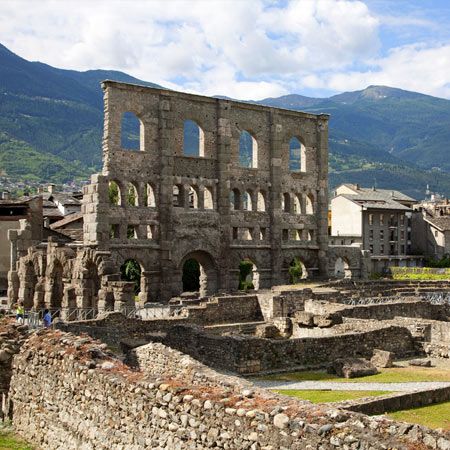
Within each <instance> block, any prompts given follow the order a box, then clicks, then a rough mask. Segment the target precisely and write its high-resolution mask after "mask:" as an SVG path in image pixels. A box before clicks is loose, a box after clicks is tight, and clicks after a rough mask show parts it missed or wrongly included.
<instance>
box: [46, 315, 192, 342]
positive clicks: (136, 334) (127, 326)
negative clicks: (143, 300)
mask: <svg viewBox="0 0 450 450" xmlns="http://www.w3.org/2000/svg"><path fill="white" fill-rule="evenodd" d="M184 323H188V320H187V319H186V318H183V317H181V318H177V317H174V318H170V319H156V320H141V319H134V318H127V317H125V316H124V315H123V314H121V313H119V312H112V313H105V314H104V315H102V316H101V317H99V318H98V319H92V320H82V321H79V322H57V323H55V325H54V326H55V328H56V329H59V330H61V331H66V332H71V333H74V334H78V335H79V334H82V333H86V334H88V335H89V336H91V337H92V338H94V339H100V340H101V341H103V342H105V343H106V344H108V345H110V346H111V347H113V348H116V347H118V346H119V344H120V342H121V341H124V340H126V341H133V340H135V341H146V342H149V341H152V340H155V339H156V337H157V336H158V335H160V336H163V335H165V333H166V332H167V330H169V329H170V328H171V327H172V326H174V325H177V324H184Z"/></svg>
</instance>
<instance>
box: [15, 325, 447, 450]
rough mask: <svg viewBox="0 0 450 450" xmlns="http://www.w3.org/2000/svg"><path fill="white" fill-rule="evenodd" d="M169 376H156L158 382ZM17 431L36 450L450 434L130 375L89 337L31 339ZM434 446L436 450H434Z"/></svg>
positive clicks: (414, 440)
mask: <svg viewBox="0 0 450 450" xmlns="http://www.w3.org/2000/svg"><path fill="white" fill-rule="evenodd" d="M159 375H161V373H158V376H159ZM10 396H11V400H12V404H13V407H14V409H13V425H14V427H15V429H16V431H17V432H18V433H19V434H21V435H23V436H26V437H27V439H28V440H30V441H31V442H32V443H34V444H35V445H36V446H37V447H38V448H42V449H47V450H53V449H55V450H56V449H62V448H63V449H65V450H91V449H96V450H106V449H124V450H125V449H126V450H142V449H155V450H156V449H179V450H184V449H199V450H200V449H206V448H212V447H214V448H215V447H217V448H228V449H250V450H258V449H261V450H262V449H264V450H275V449H280V450H281V449H291V450H300V449H307V448H310V449H314V448H315V449H319V448H322V449H331V448H348V449H349V450H353V449H355V450H356V449H373V450H378V449H386V448H396V449H399V450H407V449H412V448H421V449H428V448H438V449H439V450H444V449H448V448H449V446H450V435H449V434H444V433H438V432H436V431H432V430H428V429H426V428H423V427H416V429H415V430H414V433H410V432H409V428H407V427H405V426H404V425H402V424H399V423H396V422H393V421H390V420H386V419H383V418H370V417H368V416H365V415H361V414H357V413H353V412H349V411H343V410H338V409H335V408H331V407H329V406H326V405H312V404H310V403H309V402H301V401H297V400H295V399H289V398H287V397H282V396H277V395H275V394H272V393H268V392H266V391H262V390H259V389H256V388H255V389H254V390H248V389H245V390H242V391H241V392H240V393H239V395H238V394H237V392H236V391H232V390H230V389H227V388H224V387H223V386H202V387H200V386H192V385H190V384H189V383H188V382H187V381H186V380H183V379H182V378H181V377H179V378H170V377H167V378H166V379H165V380H164V381H163V382H161V381H156V378H155V377H152V376H151V375H150V374H149V373H148V374H144V373H142V372H140V371H132V370H130V369H129V368H128V367H126V366H124V365H123V364H122V363H121V362H120V361H119V360H117V359H115V358H113V357H112V356H110V355H108V354H106V353H105V349H104V346H102V345H100V344H99V343H98V342H93V341H92V340H90V339H89V338H80V337H75V336H73V335H70V334H67V333H62V332H59V331H48V330H46V331H44V332H40V333H39V334H37V335H35V336H33V337H31V338H30V339H29V340H28V342H27V343H26V344H25V345H24V346H23V347H22V350H21V352H20V354H19V355H17V356H16V357H15V359H14V369H13V377H12V381H11V389H10ZM427 442H433V443H434V444H435V445H434V446H432V445H431V444H430V445H428V444H427Z"/></svg>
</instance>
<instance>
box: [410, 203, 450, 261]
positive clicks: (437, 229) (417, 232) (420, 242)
mask: <svg viewBox="0 0 450 450" xmlns="http://www.w3.org/2000/svg"><path fill="white" fill-rule="evenodd" d="M414 209H415V211H416V214H415V215H414V217H413V240H414V250H415V251H416V252H421V253H423V254H424V255H427V256H428V257H432V258H436V259H440V258H442V257H443V256H444V255H448V254H450V202H449V200H448V199H447V198H440V197H435V196H433V197H432V198H431V199H430V200H425V201H423V202H420V203H418V204H417V205H414Z"/></svg>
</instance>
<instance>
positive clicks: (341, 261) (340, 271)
mask: <svg viewBox="0 0 450 450" xmlns="http://www.w3.org/2000/svg"><path fill="white" fill-rule="evenodd" d="M334 276H335V277H336V278H351V277H352V272H351V270H350V265H349V263H348V261H347V259H346V258H341V257H339V258H337V259H336V262H335V263H334Z"/></svg>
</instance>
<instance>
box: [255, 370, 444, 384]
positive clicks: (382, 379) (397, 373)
mask: <svg viewBox="0 0 450 450" xmlns="http://www.w3.org/2000/svg"><path fill="white" fill-rule="evenodd" d="M261 379H264V380H274V381H335V382H340V383H351V382H356V381H357V382H369V383H371V382H377V383H405V382H408V381H414V382H415V381H450V370H445V369H437V368H434V367H392V368H388V369H381V371H380V373H377V374H376V375H368V376H366V377H360V378H349V379H347V378H339V377H337V376H336V375H331V374H329V373H326V372H325V371H323V370H322V371H319V370H317V371H304V372H291V373H280V374H275V375H267V376H265V377H261Z"/></svg>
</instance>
